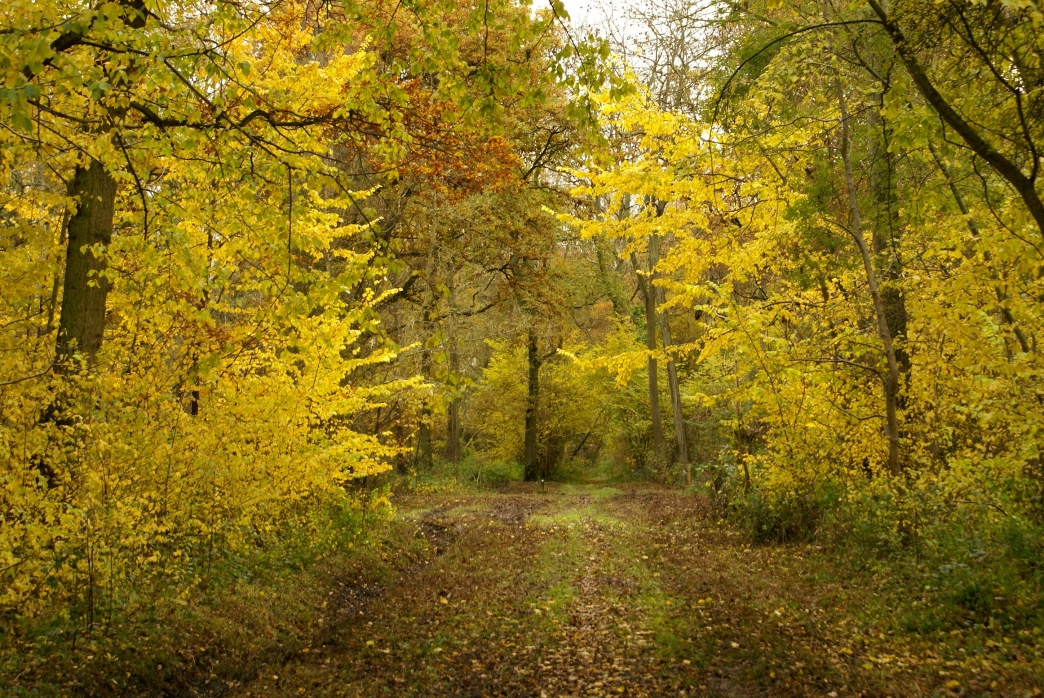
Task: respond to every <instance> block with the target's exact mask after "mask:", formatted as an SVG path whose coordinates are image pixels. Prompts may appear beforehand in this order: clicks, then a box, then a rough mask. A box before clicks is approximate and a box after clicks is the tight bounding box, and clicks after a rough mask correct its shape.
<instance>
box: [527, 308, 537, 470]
mask: <svg viewBox="0 0 1044 698" xmlns="http://www.w3.org/2000/svg"><path fill="white" fill-rule="evenodd" d="M527 344H528V352H527V354H528V359H529V360H528V365H529V390H528V396H527V400H526V431H525V479H526V481H527V482H535V481H536V480H538V479H540V464H539V453H538V450H537V409H538V407H539V406H540V350H539V347H538V346H537V336H536V332H534V331H533V330H532V329H530V330H529V337H528V342H527Z"/></svg>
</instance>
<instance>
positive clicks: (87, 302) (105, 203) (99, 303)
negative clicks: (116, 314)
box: [55, 160, 116, 369]
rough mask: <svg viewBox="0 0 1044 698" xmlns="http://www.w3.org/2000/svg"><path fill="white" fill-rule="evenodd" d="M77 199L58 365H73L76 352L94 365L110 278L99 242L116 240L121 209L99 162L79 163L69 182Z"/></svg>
mask: <svg viewBox="0 0 1044 698" xmlns="http://www.w3.org/2000/svg"><path fill="white" fill-rule="evenodd" d="M69 194H70V195H72V196H74V197H76V199H77V203H76V212H75V213H74V214H73V215H72V216H71V217H70V218H69V225H68V240H69V241H68V245H67V247H66V257H65V276H64V281H63V283H62V289H63V293H62V306H61V313H60V315H59V318H58V339H57V346H56V352H55V353H56V363H57V364H58V366H59V367H60V368H63V367H64V368H66V369H67V368H68V360H69V359H70V358H71V357H72V356H73V354H74V353H75V352H80V353H81V354H82V355H83V356H85V357H86V358H87V362H88V365H93V364H94V362H95V360H96V358H97V354H98V350H99V349H101V345H102V336H103V334H104V332H105V301H106V298H107V297H108V295H109V280H108V278H106V276H105V274H104V272H105V269H106V259H105V256H104V252H102V253H98V254H97V255H96V248H97V247H98V246H101V247H107V246H108V245H109V244H110V243H111V242H112V220H113V216H114V213H115V209H116V180H115V179H113V177H112V175H111V174H109V173H108V172H107V171H106V170H105V166H104V165H102V164H101V163H100V162H98V161H97V160H91V162H90V164H89V165H88V166H87V167H82V166H81V167H77V168H76V172H75V174H74V176H73V181H72V184H71V185H70V186H69Z"/></svg>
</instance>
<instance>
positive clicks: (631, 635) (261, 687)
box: [231, 485, 920, 697]
mask: <svg viewBox="0 0 1044 698" xmlns="http://www.w3.org/2000/svg"><path fill="white" fill-rule="evenodd" d="M397 507H398V510H399V513H398V516H399V517H401V519H402V520H403V522H404V525H408V526H414V527H415V528H416V535H417V536H423V537H424V538H426V539H427V540H428V541H429V545H428V546H427V549H428V551H429V553H428V555H427V556H426V557H424V558H422V559H420V560H409V561H405V562H403V563H402V564H401V565H399V567H398V568H399V569H400V571H401V574H400V577H399V578H398V579H397V580H391V583H389V584H387V585H386V586H385V587H384V588H383V589H380V590H378V591H377V592H376V593H373V592H368V593H366V594H358V593H355V591H353V590H352V589H351V588H350V587H349V588H347V589H346V593H345V598H344V599H342V600H340V601H337V600H336V599H335V600H334V601H333V607H336V608H337V609H338V610H337V611H336V612H335V613H333V614H332V617H331V620H330V623H331V624H332V625H333V631H332V632H328V633H325V634H324V636H323V639H322V641H321V642H319V641H317V642H316V644H317V645H318V646H314V647H309V648H304V649H303V651H300V652H297V653H296V654H294V655H293V656H291V657H290V658H289V659H288V660H287V661H286V662H284V663H283V664H282V665H281V666H268V667H266V668H265V669H264V670H263V671H262V672H261V673H260V674H259V676H258V677H257V678H256V679H255V680H253V681H251V682H248V683H247V684H246V685H241V686H238V687H236V688H235V689H234V690H233V691H232V692H231V693H232V695H236V696H294V695H310V696H313V695H314V696H385V695H386V696H548V697H551V696H610V695H611V696H620V695H623V696H684V695H710V696H748V695H750V696H753V695H766V696H767V695H773V696H776V695H817V696H826V695H830V696H833V695H854V694H859V693H862V692H864V690H865V687H866V686H867V684H866V683H865V681H866V680H867V679H871V678H872V679H873V680H872V683H873V684H874V685H875V689H876V690H871V691H870V693H871V694H880V693H879V691H882V690H883V691H884V692H885V694H895V695H904V694H910V695H917V694H919V693H920V689H917V686H916V684H910V683H906V684H904V683H903V678H902V676H901V675H896V676H894V677H893V678H894V681H893V680H892V679H889V678H888V677H884V676H882V675H880V674H879V673H878V674H876V675H875V676H873V677H871V676H869V675H865V674H866V672H864V671H863V670H862V669H861V668H860V666H861V665H864V662H865V659H864V658H862V657H860V655H862V654H863V652H861V651H860V646H856V651H854V652H853V650H852V649H851V648H850V647H847V646H845V645H846V643H849V644H850V642H849V641H850V640H851V632H852V629H851V628H849V629H848V630H847V631H845V632H844V635H846V636H848V637H847V638H837V637H833V636H834V635H836V634H837V633H836V632H834V631H836V630H837V629H838V627H843V626H844V625H845V619H844V618H843V617H840V618H839V617H838V616H836V615H835V616H834V617H833V619H832V620H828V618H827V615H824V612H823V610H822V609H820V608H818V604H819V603H820V602H821V601H823V600H828V599H829V598H831V595H832V594H833V595H835V596H836V594H837V592H838V590H839V589H840V587H839V585H838V583H836V582H834V581H830V580H823V579H813V580H810V581H809V580H805V581H801V580H803V579H805V578H804V577H802V576H799V575H797V574H791V572H789V570H794V572H796V571H797V569H798V568H799V567H800V560H801V559H802V558H801V550H803V549H798V548H791V549H787V548H753V549H752V548H750V547H749V546H746V545H744V544H743V542H742V541H741V539H740V537H739V536H737V535H735V534H734V533H730V532H729V531H728V530H727V529H725V528H722V527H720V526H719V525H718V524H717V523H716V522H715V521H714V520H713V517H712V516H711V512H710V509H709V507H708V506H707V504H706V502H705V501H704V500H702V499H700V498H698V497H694V496H691V495H684V494H681V493H678V492H674V491H670V490H664V489H656V488H634V489H629V490H628V491H621V490H617V489H612V488H598V487H597V486H591V485H585V486H573V487H570V486H563V487H558V488H555V489H554V491H549V492H547V493H539V492H536V491H515V492H507V491H505V492H501V493H490V494H477V495H460V494H449V495H424V496H419V495H413V496H410V497H406V498H405V499H399V501H397ZM841 596H842V597H843V596H844V594H843V593H842V594H841ZM861 684H862V686H860V685H861ZM904 686H905V688H904ZM906 689H917V690H906Z"/></svg>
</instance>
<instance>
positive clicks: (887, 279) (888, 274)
mask: <svg viewBox="0 0 1044 698" xmlns="http://www.w3.org/2000/svg"><path fill="white" fill-rule="evenodd" d="M871 118H872V119H873V121H874V122H875V125H876V126H879V127H880V129H881V137H880V139H879V140H878V141H877V146H878V152H877V153H876V155H877V157H876V158H875V162H874V166H873V169H872V170H871V177H870V182H871V189H872V191H873V196H874V201H875V202H876V205H877V212H876V213H877V215H876V216H875V218H876V221H875V225H874V236H873V245H874V257H875V261H876V263H877V270H878V278H879V279H880V280H881V302H882V304H883V306H884V312H885V317H886V318H887V319H888V329H889V333H890V334H891V337H892V341H893V343H894V344H895V360H896V363H897V364H898V366H899V384H898V387H897V390H899V393H898V395H897V398H896V399H897V401H898V405H899V407H900V408H904V407H905V403H906V393H907V388H908V387H909V383H910V355H909V353H907V351H906V339H907V333H906V325H907V317H908V316H907V313H906V298H905V297H904V296H903V294H902V290H901V289H900V287H899V280H900V278H901V277H902V271H903V262H902V259H901V258H900V256H899V241H900V239H901V237H902V227H901V221H900V220H899V195H898V192H897V191H896V188H895V156H894V155H893V153H892V152H891V150H890V149H889V146H890V145H891V128H890V127H889V126H888V122H887V121H885V119H884V118H883V117H881V116H880V115H877V116H874V114H873V110H871Z"/></svg>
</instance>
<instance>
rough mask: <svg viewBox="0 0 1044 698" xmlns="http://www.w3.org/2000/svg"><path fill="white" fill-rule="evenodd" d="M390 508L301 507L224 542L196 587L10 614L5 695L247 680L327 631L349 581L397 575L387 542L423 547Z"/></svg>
mask: <svg viewBox="0 0 1044 698" xmlns="http://www.w3.org/2000/svg"><path fill="white" fill-rule="evenodd" d="M391 512H392V508H391V506H390V503H389V499H388V491H387V489H382V490H374V491H373V492H369V493H364V492H356V493H354V494H349V495H346V496H345V497H344V498H343V499H342V500H341V501H339V502H336V503H331V504H328V505H325V506H321V507H315V506H312V507H302V508H301V509H300V511H298V512H297V513H296V514H295V515H294V516H293V517H291V518H289V519H288V520H287V521H286V522H285V523H284V525H283V526H282V527H281V528H280V529H279V530H276V531H269V532H258V534H257V536H256V539H255V545H254V546H253V547H251V548H250V549H248V550H246V551H237V554H231V553H229V554H222V552H221V551H217V554H215V556H214V561H213V563H212V564H211V568H210V570H209V573H208V576H207V579H206V582H205V584H202V585H200V586H199V587H198V588H197V589H196V590H195V591H194V593H192V594H185V595H180V594H171V593H169V592H167V591H166V590H164V589H162V588H151V589H150V588H141V589H137V590H136V593H135V594H134V595H133V596H132V598H131V600H130V601H129V602H127V603H125V604H124V605H123V606H122V607H107V606H106V605H105V604H104V603H99V605H98V608H97V609H96V610H95V613H94V616H93V618H87V617H84V616H83V614H82V613H81V614H79V615H76V614H70V615H58V616H51V617H45V618H43V619H35V620H29V619H13V620H14V621H15V622H12V623H9V624H7V623H5V624H4V627H5V628H9V629H10V630H7V631H6V632H5V634H4V635H3V636H0V685H3V686H4V687H5V688H4V689H3V690H2V691H0V693H3V694H4V695H11V696H51V695H55V696H57V695H64V694H68V692H69V691H70V689H72V690H73V692H75V693H85V694H88V695H170V694H179V693H188V692H198V691H199V690H201V689H203V688H205V687H207V686H211V685H219V684H223V685H228V684H229V683H232V684H234V683H235V682H239V681H243V680H246V679H248V678H252V677H253V676H254V675H256V674H257V671H258V670H259V669H260V667H262V666H264V665H265V664H268V663H271V662H280V661H282V660H283V659H285V658H286V657H288V656H291V655H293V654H294V653H295V652H297V651H299V650H300V649H301V648H302V647H307V646H308V644H309V643H314V642H316V641H317V638H318V639H319V640H321V638H322V636H323V635H324V634H325V633H327V632H328V628H329V621H328V619H329V618H330V617H332V616H333V615H334V614H335V613H336V611H337V610H338V609H337V607H338V605H339V604H343V603H345V600H346V599H347V598H348V597H349V596H350V589H351V587H353V586H355V585H359V584H380V583H382V581H383V580H387V579H390V576H391V575H392V574H393V573H394V571H395V569H394V565H395V556H393V555H390V554H389V551H390V550H395V551H397V552H401V551H404V550H405V551H407V552H408V553H411V554H412V553H416V554H421V550H420V547H419V543H418V541H416V540H414V539H413V538H412V536H408V535H407V534H405V533H403V531H401V530H399V529H400V527H398V526H397V525H395V524H394V521H393V519H392V517H391ZM414 549H416V550H414Z"/></svg>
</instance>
